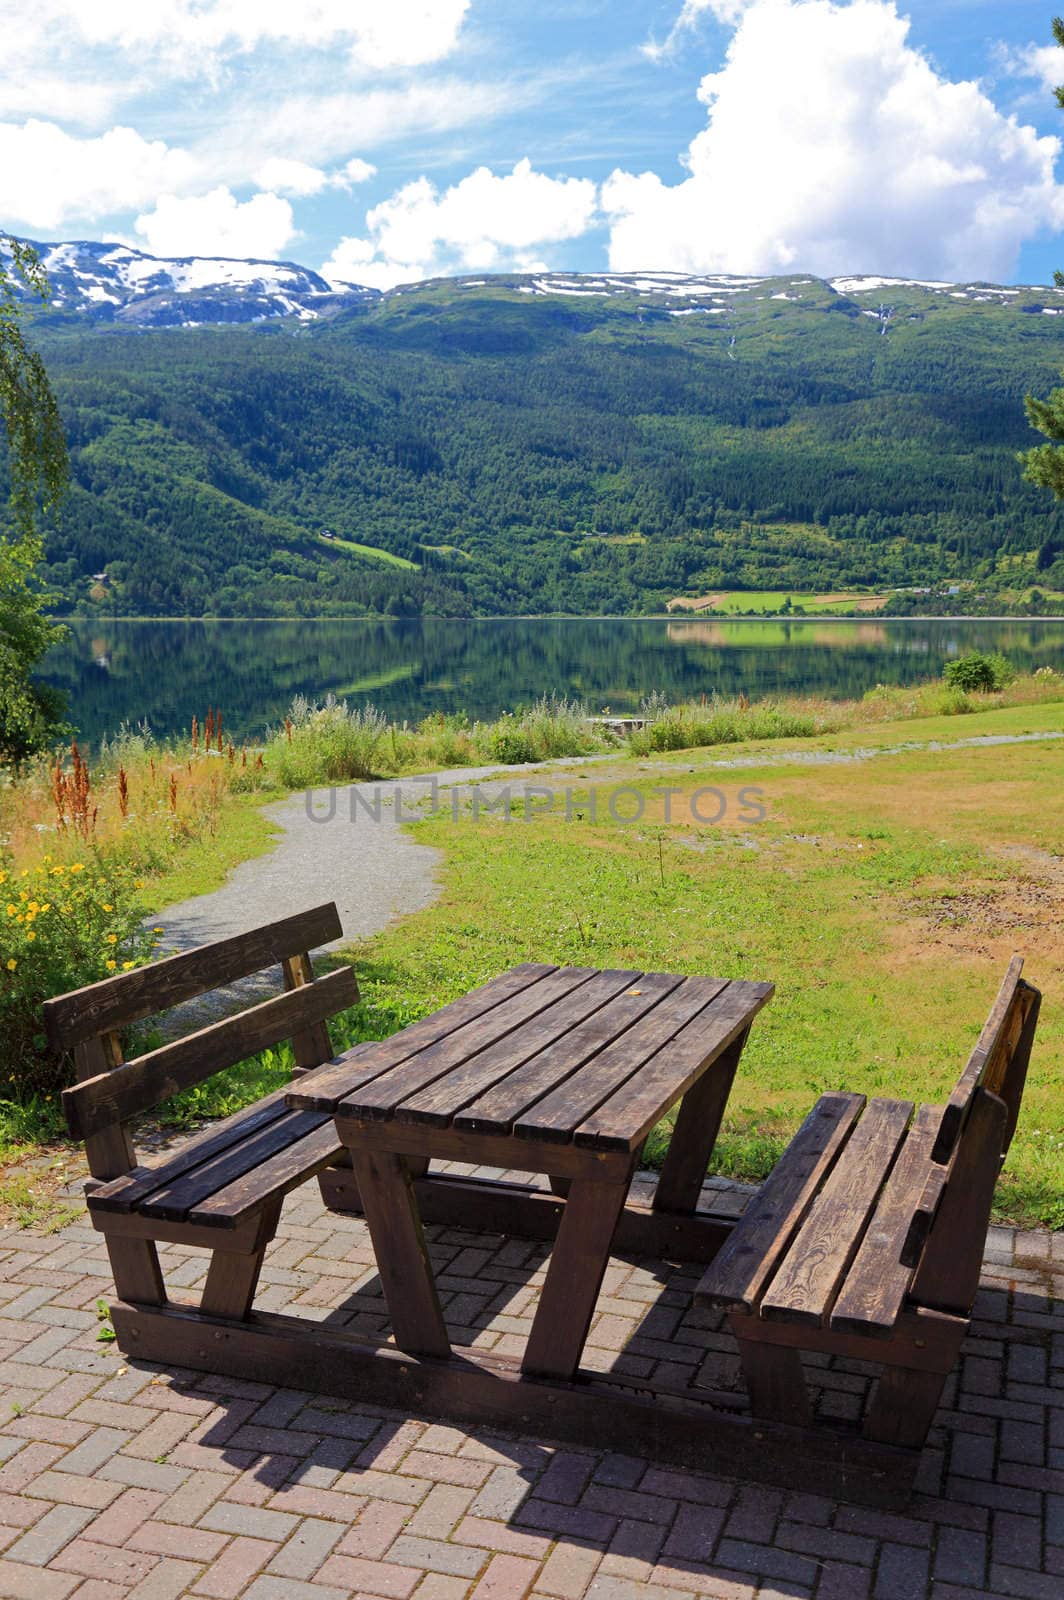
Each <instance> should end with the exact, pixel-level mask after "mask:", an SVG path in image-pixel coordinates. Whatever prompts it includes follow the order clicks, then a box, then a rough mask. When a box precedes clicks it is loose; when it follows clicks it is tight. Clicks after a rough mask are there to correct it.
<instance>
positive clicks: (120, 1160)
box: [74, 1033, 137, 1181]
mask: <svg viewBox="0 0 1064 1600" xmlns="http://www.w3.org/2000/svg"><path fill="white" fill-rule="evenodd" d="M121 1065H122V1046H121V1042H120V1040H119V1038H118V1035H117V1034H116V1033H105V1034H101V1036H100V1037H99V1038H98V1039H84V1040H83V1041H82V1042H81V1043H80V1044H76V1045H75V1046H74V1076H75V1077H76V1078H77V1081H78V1082H79V1083H88V1082H90V1081H91V1080H92V1079H94V1078H98V1077H100V1076H101V1075H105V1074H106V1073H108V1072H113V1071H114V1070H115V1068H116V1067H120V1066H121ZM85 1159H86V1161H87V1162H88V1165H89V1171H90V1172H91V1173H92V1176H93V1177H94V1178H102V1179H104V1180H105V1181H106V1180H107V1179H110V1178H118V1177H121V1176H122V1175H123V1174H125V1173H127V1172H131V1171H132V1170H133V1168H134V1167H135V1166H136V1164H137V1152H136V1150H135V1148H134V1145H133V1141H132V1139H131V1138H130V1136H129V1129H128V1128H127V1127H126V1126H125V1124H124V1123H122V1122H113V1123H111V1125H110V1126H109V1127H107V1128H101V1129H100V1131H99V1133H93V1134H90V1135H89V1137H88V1138H87V1139H86V1140H85Z"/></svg>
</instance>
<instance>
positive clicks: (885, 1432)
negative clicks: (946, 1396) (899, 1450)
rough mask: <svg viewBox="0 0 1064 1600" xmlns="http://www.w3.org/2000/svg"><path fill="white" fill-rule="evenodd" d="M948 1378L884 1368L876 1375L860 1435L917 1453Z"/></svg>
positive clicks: (932, 1419) (901, 1368)
mask: <svg viewBox="0 0 1064 1600" xmlns="http://www.w3.org/2000/svg"><path fill="white" fill-rule="evenodd" d="M947 1376H948V1374H947V1373H945V1372H917V1371H915V1370H914V1369H913V1368H912V1367H886V1368H885V1369H884V1371H883V1372H882V1374H881V1375H880V1379H879V1383H878V1385H877V1388H876V1392H875V1394H874V1395H873V1396H872V1403H871V1405H870V1406H869V1407H868V1412H867V1414H866V1416H865V1420H864V1426H863V1428H862V1430H861V1431H862V1433H863V1434H864V1437H865V1438H866V1439H874V1440H875V1441H876V1443H877V1444H897V1445H906V1446H908V1447H910V1448H911V1449H914V1450H919V1449H920V1447H921V1445H922V1444H923V1443H924V1441H925V1440H926V1438H927V1435H928V1431H929V1429H930V1427H931V1424H932V1422H933V1421H934V1419H935V1412H936V1411H937V1410H938V1402H939V1400H940V1399H941V1398H942V1390H943V1388H944V1386H945V1382H946V1378H947Z"/></svg>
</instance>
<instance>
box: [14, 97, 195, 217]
mask: <svg viewBox="0 0 1064 1600" xmlns="http://www.w3.org/2000/svg"><path fill="white" fill-rule="evenodd" d="M194 170H195V163H194V162H193V160H192V157H191V156H190V155H189V154H188V152H187V151H185V150H179V149H171V148H170V147H169V146H167V145H166V144H165V143H164V142H163V141H162V140H161V139H155V140H147V139H143V138H142V137H141V135H140V134H139V133H137V132H136V131H135V130H134V129H133V128H112V129H110V131H109V132H107V133H105V134H102V135H100V136H99V137H98V138H93V139H76V138H73V137H72V136H71V135H70V134H68V133H65V132H64V131H63V129H62V128H59V127H57V126H56V124H55V123H54V122H42V121H39V120H37V119H35V118H31V119H30V121H28V122H26V123H24V124H22V125H21V126H19V125H17V124H15V123H10V122H5V123H0V216H2V217H3V218H4V221H5V223H9V224H10V223H17V224H22V225H25V226H27V227H29V228H30V229H42V230H46V231H50V230H52V229H54V228H60V227H63V226H64V225H65V224H66V223H67V222H68V221H70V220H72V219H73V218H79V219H84V220H87V221H92V220H95V219H96V218H98V217H106V216H112V215H114V214H115V213H116V212H120V211H125V210H129V209H131V208H132V207H134V206H142V205H145V204H147V203H148V202H149V201H150V200H152V199H153V198H154V196H155V195H157V194H158V193H159V191H160V190H162V189H171V188H176V187H179V186H180V187H183V186H184V185H185V184H186V183H187V182H188V181H189V180H190V178H191V177H192V174H193V172H194Z"/></svg>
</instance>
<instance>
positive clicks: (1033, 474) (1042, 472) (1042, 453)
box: [1020, 17, 1064, 500]
mask: <svg viewBox="0 0 1064 1600" xmlns="http://www.w3.org/2000/svg"><path fill="white" fill-rule="evenodd" d="M1053 38H1054V39H1055V40H1056V42H1057V44H1058V45H1059V46H1060V47H1061V49H1064V17H1054V18H1053ZM1053 93H1054V95H1055V96H1056V101H1057V105H1058V106H1060V107H1061V108H1062V109H1064V84H1059V85H1058V86H1057V88H1056V89H1054V91H1053ZM1053 281H1054V283H1055V284H1056V286H1057V288H1058V289H1064V272H1060V271H1058V272H1054V274H1053ZM1023 404H1024V410H1025V411H1026V412H1027V420H1028V421H1029V422H1030V424H1031V426H1032V427H1034V428H1037V429H1038V431H1039V433H1043V434H1045V436H1046V438H1047V439H1049V440H1050V441H1051V442H1050V443H1049V444H1039V445H1035V447H1034V449H1033V450H1025V451H1024V452H1023V454H1022V455H1021V456H1020V461H1021V463H1022V465H1023V475H1024V477H1025V478H1026V479H1027V480H1028V482H1029V483H1037V484H1039V485H1040V486H1041V488H1043V489H1048V490H1049V491H1050V493H1051V494H1053V495H1054V496H1055V498H1056V499H1057V500H1064V451H1062V450H1061V448H1060V447H1061V445H1062V444H1064V389H1054V390H1053V392H1052V393H1051V394H1050V396H1049V398H1048V399H1047V400H1038V399H1036V397H1035V396H1034V395H1031V394H1029V395H1027V396H1026V398H1025V399H1024V402H1023Z"/></svg>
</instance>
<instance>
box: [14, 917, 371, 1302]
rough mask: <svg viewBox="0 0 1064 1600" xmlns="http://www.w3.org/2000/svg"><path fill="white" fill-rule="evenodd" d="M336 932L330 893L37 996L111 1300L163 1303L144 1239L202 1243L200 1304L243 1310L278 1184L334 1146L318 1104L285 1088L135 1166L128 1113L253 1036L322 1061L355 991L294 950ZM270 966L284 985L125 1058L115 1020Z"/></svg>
mask: <svg viewBox="0 0 1064 1600" xmlns="http://www.w3.org/2000/svg"><path fill="white" fill-rule="evenodd" d="M341 935H342V929H341V927H340V919H339V916H338V915H337V911H336V907H335V906H334V905H325V906H318V907H317V908H316V909H315V910H313V911H306V912H303V913H302V914H300V915H299V916H294V917H288V918H286V919H285V920H283V921H281V922H275V923H272V924H271V925H270V926H268V927H265V928H257V929H255V930H254V931H252V932H250V933H245V934H240V935H239V936H237V937H236V938H231V939H223V940H220V941H218V942H217V943H214V944H207V945H202V946H200V947H199V948H198V949H194V950H189V951H186V952H185V953H184V954H182V955H176V956H171V957H169V958H168V959H166V960H163V961H159V962H157V963H156V964H155V965H153V966H148V967H141V968H139V969H137V970H136V971H133V972H128V973H123V974H121V975H120V976H118V977H114V978H107V979H105V980H104V981H103V982H102V983H94V984H90V985H89V986H88V987H87V988H84V989H78V990H76V991H75V992H74V993H72V994H67V995H62V996H60V997H59V998H58V999H55V1000H50V1001H48V1002H47V1003H46V1005H45V1007H44V1016H45V1027H46V1029H47V1034H48V1039H49V1042H50V1044H51V1045H52V1047H53V1049H55V1050H70V1051H72V1052H73V1055H74V1064H75V1072H76V1076H77V1079H78V1082H77V1083H76V1084H75V1086H74V1087H73V1088H70V1089H66V1090H64V1093H63V1109H64V1111H65V1113H66V1118H67V1124H68V1126H69V1128H70V1132H71V1134H72V1135H73V1136H74V1137H75V1138H81V1139H83V1140H84V1141H85V1151H86V1155H87V1157H88V1163H89V1171H90V1173H91V1174H92V1179H93V1180H94V1181H93V1182H92V1184H91V1186H90V1188H89V1190H88V1194H87V1199H88V1208H89V1215H90V1217H91V1218H92V1223H93V1226H94V1227H95V1228H97V1229H99V1230H100V1232H102V1233H103V1234H104V1236H105V1238H106V1242H107V1251H108V1255H109V1256H110V1260H111V1268H112V1271H113V1273H114V1280H115V1287H116V1289H117V1292H118V1298H119V1300H122V1301H131V1302H133V1303H135V1304H140V1305H152V1306H159V1305H163V1304H164V1303H165V1301H166V1292H165V1289H164V1286H163V1279H162V1273H161V1271H160V1267H159V1257H158V1252H157V1250H156V1248H155V1246H156V1241H158V1240H171V1241H175V1242H178V1243H181V1244H190V1245H199V1246H204V1247H206V1248H207V1249H209V1250H211V1251H212V1256H211V1263H210V1267H209V1270H208V1273H207V1281H206V1285H205V1288H204V1290H203V1296H202V1300H201V1310H203V1311H207V1312H212V1313H214V1314H215V1315H218V1316H225V1317H236V1318H245V1317H247V1315H248V1314H249V1312H250V1309H251V1303H252V1299H253V1297H254V1293H255V1287H256V1284H257V1282H258V1277H259V1271H260V1269H261V1266H262V1260H263V1255H264V1253H265V1250H266V1246H267V1245H268V1244H269V1242H270V1240H271V1239H272V1238H273V1236H274V1233H275V1231H276V1228H277V1219H278V1216H279V1214H280V1208H281V1201H282V1199H283V1198H284V1196H285V1195H286V1194H287V1193H288V1192H289V1190H290V1189H293V1188H295V1187H296V1186H297V1185H298V1184H301V1183H303V1182H304V1181H305V1180H306V1179H308V1178H310V1177H312V1176H314V1175H315V1174H317V1173H319V1172H321V1171H322V1170H323V1169H324V1168H325V1167H327V1166H329V1165H330V1164H331V1163H333V1162H335V1161H336V1160H337V1159H342V1158H343V1147H342V1146H341V1144H340V1142H339V1140H338V1138H337V1135H336V1131H335V1128H334V1125H333V1120H332V1118H331V1117H330V1116H327V1115H325V1114H323V1113H317V1112H308V1111H293V1110H290V1109H289V1107H288V1106H287V1104H286V1101H285V1091H284V1090H281V1091H279V1092H278V1093H276V1094H272V1095H269V1096H267V1097H266V1098H265V1099H263V1100H260V1101H258V1103H257V1104H255V1105H252V1106H249V1107H247V1108H246V1109H245V1110H243V1111H239V1112H237V1113H236V1115H235V1116H232V1117H229V1118H228V1119H227V1120H226V1121H224V1122H221V1123H218V1124H216V1125H215V1126H213V1127H211V1128H209V1129H207V1130H206V1131H205V1132H204V1133H202V1134H200V1135H199V1136H198V1137H195V1138H192V1139H190V1140H189V1141H188V1142H187V1143H186V1144H184V1145H182V1146H181V1148H180V1149H179V1150H178V1151H177V1152H176V1154H175V1155H173V1156H171V1157H170V1159H169V1160H167V1161H164V1162H162V1163H161V1164H160V1165H158V1166H154V1167H143V1166H138V1164H137V1157H136V1152H135V1150H134V1146H133V1141H132V1138H131V1136H130V1121H131V1119H132V1118H133V1117H134V1116H136V1115H137V1114H138V1113H140V1112H143V1111H147V1110H149V1109H150V1108H151V1107H153V1106H156V1105H158V1104H159V1103H160V1101H163V1100H166V1099H168V1098H169V1097H170V1096H171V1095H173V1094H176V1093H177V1092H178V1091H179V1090H182V1089H189V1088H191V1087H192V1086H193V1085H194V1084H197V1083H202V1082H203V1081H204V1080H205V1079H207V1078H209V1077H211V1076H213V1074H214V1073H216V1072H218V1071H220V1070H221V1069H222V1068H224V1067H230V1066H234V1065H236V1064H237V1063H238V1062H240V1061H244V1060H246V1059H247V1057H249V1056H251V1055H253V1054H254V1053H255V1052H256V1051H258V1050H263V1049H266V1048H268V1047H270V1046H272V1045H276V1044H278V1043H280V1042H281V1041H282V1040H285V1039H287V1040H290V1041H291V1044H292V1048H293V1051H294V1055H295V1063H296V1075H297V1076H301V1075H303V1074H305V1073H307V1072H309V1071H311V1070H312V1069H313V1068H315V1067H317V1066H319V1065H320V1064H321V1063H323V1062H326V1061H329V1060H331V1059H333V1048H332V1042H331V1040H330V1037H329V1029H328V1026H327V1021H328V1018H329V1017H332V1016H335V1014H336V1013H337V1012H338V1011H342V1010H343V1009H344V1008H345V1007H347V1006H351V1005H354V1004H356V1003H357V1001H358V997H359V996H358V983H357V980H356V978H355V975H354V973H353V972H352V971H351V969H350V968H348V967H344V968H341V969H339V970H337V971H335V972H330V973H328V974H326V975H325V976H324V977H320V978H317V979H315V977H314V972H313V969H312V967H311V963H310V955H309V952H310V951H311V950H313V949H315V948H317V947H318V946H319V945H322V944H326V943H328V942H329V941H331V940H333V939H338V938H340V937H341ZM277 964H280V966H281V968H282V971H283V974H284V983H285V992H284V993H283V994H280V995H277V996H275V997H274V998H272V999H268V1000H265V1001H263V1002H261V1003H260V1004H258V1005H254V1006H252V1007H250V1008H249V1009H248V1010H245V1011H242V1012H240V1013H239V1014H238V1015H236V1016H230V1017H227V1018H225V1019H224V1020H223V1021H220V1022H215V1023H213V1024H212V1025H210V1026H209V1027H205V1028H201V1029H200V1030H198V1031H197V1032H195V1033H192V1034H190V1035H188V1036H187V1037H185V1038H181V1039H175V1040H174V1041H173V1042H171V1043H168V1044H164V1045H162V1046H161V1047H160V1048H159V1049H156V1050H151V1051H149V1052H148V1053H147V1054H146V1055H142V1056H139V1057H137V1058H136V1059H135V1060H132V1061H125V1060H123V1056H122V1047H121V1042H120V1034H121V1031H122V1030H123V1029H126V1028H128V1027H130V1025H132V1024H133V1023H136V1022H142V1021H144V1019H145V1018H148V1017H152V1016H156V1015H158V1014H159V1013H160V1012H163V1011H165V1010H167V1009H169V1008H170V1007H171V1006H176V1005H181V1004H183V1003H184V1002H186V1001H189V1000H193V999H195V998H197V997H199V996H201V995H204V994H207V993H209V992H210V991H211V990H213V989H216V988H219V987H221V986H222V985H224V984H229V983H233V982H236V981H237V980H239V979H242V978H247V977H249V976H251V975H252V974H254V973H257V972H261V971H263V970H264V969H265V968H268V967H272V966H275V965H277Z"/></svg>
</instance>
